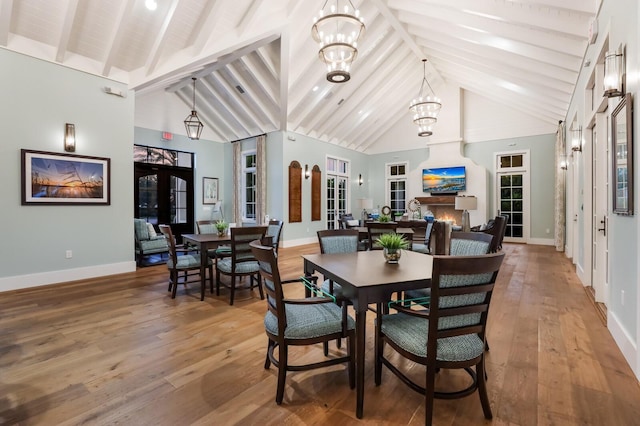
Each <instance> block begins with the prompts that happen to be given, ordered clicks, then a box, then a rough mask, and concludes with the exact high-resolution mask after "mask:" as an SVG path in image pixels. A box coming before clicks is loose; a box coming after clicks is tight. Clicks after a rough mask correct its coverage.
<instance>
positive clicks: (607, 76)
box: [604, 49, 624, 98]
mask: <svg viewBox="0 0 640 426" xmlns="http://www.w3.org/2000/svg"><path fill="white" fill-rule="evenodd" d="M623 77H624V54H623V53H622V49H618V50H616V51H613V52H607V53H606V54H605V57H604V96H606V97H607V98H614V97H616V96H622V94H623V93H624V90H623V87H622V85H623Z"/></svg>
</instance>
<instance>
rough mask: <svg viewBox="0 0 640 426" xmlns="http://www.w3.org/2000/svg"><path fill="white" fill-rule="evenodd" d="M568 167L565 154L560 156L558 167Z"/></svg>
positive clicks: (562, 168)
mask: <svg viewBox="0 0 640 426" xmlns="http://www.w3.org/2000/svg"><path fill="white" fill-rule="evenodd" d="M568 168H569V163H568V162H567V156H566V155H562V156H560V169H561V170H567V169H568Z"/></svg>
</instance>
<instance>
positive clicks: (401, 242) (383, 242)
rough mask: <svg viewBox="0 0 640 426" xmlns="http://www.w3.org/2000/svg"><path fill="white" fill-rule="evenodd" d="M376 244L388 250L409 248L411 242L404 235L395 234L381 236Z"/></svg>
mask: <svg viewBox="0 0 640 426" xmlns="http://www.w3.org/2000/svg"><path fill="white" fill-rule="evenodd" d="M376 242H377V243H378V244H380V246H382V247H384V248H386V249H388V250H398V249H407V248H409V241H407V240H406V238H405V237H404V235H400V234H396V233H395V232H390V233H388V234H382V235H380V236H379V237H378V238H377V239H376Z"/></svg>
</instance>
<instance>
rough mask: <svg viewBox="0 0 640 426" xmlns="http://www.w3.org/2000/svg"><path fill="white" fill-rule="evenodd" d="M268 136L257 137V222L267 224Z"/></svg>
mask: <svg viewBox="0 0 640 426" xmlns="http://www.w3.org/2000/svg"><path fill="white" fill-rule="evenodd" d="M266 141H267V137H266V136H265V135H260V136H258V137H257V138H256V224H257V225H260V224H265V225H268V223H264V216H265V214H266V213H267V171H266V170H267V159H266V152H265V145H266Z"/></svg>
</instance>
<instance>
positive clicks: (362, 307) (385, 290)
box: [302, 250, 433, 419]
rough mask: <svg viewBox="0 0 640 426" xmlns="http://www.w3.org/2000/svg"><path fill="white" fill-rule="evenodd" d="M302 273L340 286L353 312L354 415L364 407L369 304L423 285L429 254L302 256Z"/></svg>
mask: <svg viewBox="0 0 640 426" xmlns="http://www.w3.org/2000/svg"><path fill="white" fill-rule="evenodd" d="M302 258H303V259H304V272H305V274H306V275H312V274H313V273H314V272H318V273H321V274H322V275H323V276H324V278H325V279H331V280H333V281H334V282H336V283H338V284H340V285H341V286H342V292H343V295H344V297H346V298H347V299H349V300H350V301H351V302H352V303H353V307H354V309H355V312H356V416H357V417H358V418H359V419H361V418H362V415H363V407H364V359H365V356H364V354H365V341H366V339H365V337H366V336H365V330H366V319H367V318H366V314H367V308H368V306H369V304H372V303H376V304H377V303H385V302H387V301H389V300H390V299H391V296H392V294H393V293H395V292H398V291H405V290H413V289H417V288H424V287H427V286H429V285H430V283H431V272H432V268H433V257H432V256H430V255H426V254H422V253H417V252H412V251H408V250H403V251H402V257H401V258H400V262H399V263H397V264H389V263H386V262H385V259H384V256H383V254H382V251H379V250H374V251H358V252H354V253H340V254H307V255H303V256H302Z"/></svg>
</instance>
